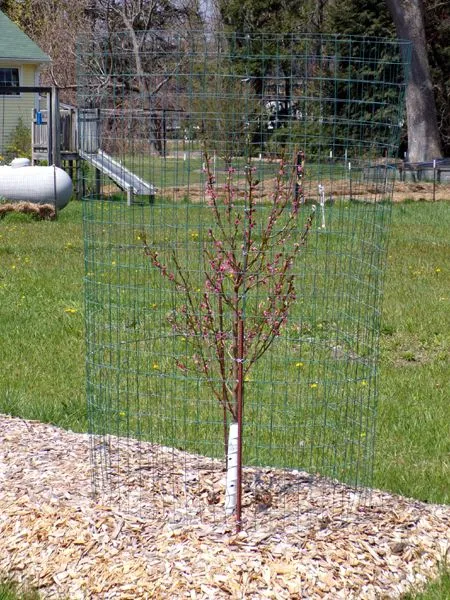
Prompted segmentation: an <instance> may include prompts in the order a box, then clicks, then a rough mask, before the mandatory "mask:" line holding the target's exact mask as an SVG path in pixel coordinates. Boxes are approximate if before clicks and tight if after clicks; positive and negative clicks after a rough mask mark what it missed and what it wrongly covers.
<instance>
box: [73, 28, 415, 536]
mask: <svg viewBox="0 0 450 600" xmlns="http://www.w3.org/2000/svg"><path fill="white" fill-rule="evenodd" d="M136 42H137V43H136ZM138 48H139V50H137V49H138ZM408 55H409V46H408V44H406V43H402V42H398V41H397V42H394V41H389V40H379V39H373V40H371V39H358V38H345V39H344V38H341V37H337V36H315V35H301V36H300V35H270V36H269V35H259V36H238V35H231V34H230V35H225V34H200V33H197V34H192V33H190V34H189V35H186V36H182V35H174V34H169V33H168V32H165V31H164V32H163V31H148V32H142V33H139V34H136V35H135V36H134V39H131V38H130V36H129V34H125V33H124V34H116V35H114V36H112V37H110V38H109V39H107V40H101V39H100V40H96V41H92V40H90V41H89V42H88V41H86V40H85V41H83V42H82V43H81V44H80V49H79V59H78V62H79V64H78V84H79V107H80V111H79V113H80V123H79V130H80V140H81V149H82V153H83V158H84V160H85V169H84V174H85V179H86V189H87V190H88V193H87V195H86V197H85V199H84V200H85V201H84V232H85V233H84V235H85V262H86V278H85V281H86V284H85V290H86V325H87V368H88V384H87V387H88V407H89V417H90V426H91V433H92V434H93V436H92V461H93V481H94V486H95V488H96V490H97V491H99V492H102V493H108V494H111V495H112V497H114V498H115V500H116V501H119V502H122V503H123V504H124V505H126V506H127V507H131V508H133V507H136V508H138V509H140V510H142V511H143V512H145V514H146V515H158V516H161V515H168V514H170V515H172V516H171V518H173V519H175V520H181V519H186V518H197V517H198V516H199V515H202V517H203V518H208V519H209V518H214V519H215V520H221V519H227V518H237V521H238V527H239V526H240V523H241V521H242V522H245V523H247V524H248V522H250V521H251V520H252V519H253V520H255V521H257V517H259V518H260V519H262V518H266V519H267V518H271V517H270V515H274V514H275V512H277V511H278V512H277V514H281V513H283V514H286V513H287V512H289V513H290V514H291V515H294V516H295V518H296V519H297V520H298V519H299V518H300V515H301V514H303V513H304V512H305V511H304V506H302V502H303V501H304V500H305V498H306V496H305V494H311V493H313V492H314V491H316V492H317V494H318V495H319V496H321V497H322V499H323V500H324V502H325V501H326V502H331V500H330V498H331V496H330V493H331V490H332V489H341V490H343V489H344V488H342V487H340V485H339V484H337V483H336V482H337V481H339V482H342V483H345V484H348V485H350V486H353V487H359V486H363V485H364V486H366V485H369V484H370V481H371V471H372V462H373V451H374V450H373V449H374V431H375V416H376V399H377V357H378V332H379V319H380V294H381V289H382V279H383V272H384V258H385V247H386V236H387V232H388V224H389V217H390V199H391V195H392V185H393V179H394V173H393V169H392V168H391V167H390V162H389V159H390V158H391V157H392V156H394V155H395V153H396V150H397V143H398V136H399V130H400V128H401V126H402V118H403V117H402V101H403V95H404V91H405V78H406V75H405V73H406V68H407V65H408V60H409V56H408ZM242 465H243V468H242V470H241V466H242ZM320 482H321V483H320ZM345 489H347V488H345ZM251 515H253V516H252V517H251ZM268 515H269V516H268ZM294 520H295V519H294Z"/></svg>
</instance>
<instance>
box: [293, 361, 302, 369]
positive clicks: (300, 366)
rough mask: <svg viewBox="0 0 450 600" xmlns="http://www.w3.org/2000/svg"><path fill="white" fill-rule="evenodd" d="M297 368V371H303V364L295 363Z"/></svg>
mask: <svg viewBox="0 0 450 600" xmlns="http://www.w3.org/2000/svg"><path fill="white" fill-rule="evenodd" d="M295 366H296V367H297V369H301V368H302V367H303V363H302V362H298V363H295Z"/></svg>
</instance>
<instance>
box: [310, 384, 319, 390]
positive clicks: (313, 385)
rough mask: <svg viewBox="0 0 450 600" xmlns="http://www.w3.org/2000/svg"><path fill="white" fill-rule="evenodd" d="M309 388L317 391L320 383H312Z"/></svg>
mask: <svg viewBox="0 0 450 600" xmlns="http://www.w3.org/2000/svg"><path fill="white" fill-rule="evenodd" d="M309 387H310V388H311V389H312V390H315V389H316V388H317V387H319V384H318V383H310V385H309Z"/></svg>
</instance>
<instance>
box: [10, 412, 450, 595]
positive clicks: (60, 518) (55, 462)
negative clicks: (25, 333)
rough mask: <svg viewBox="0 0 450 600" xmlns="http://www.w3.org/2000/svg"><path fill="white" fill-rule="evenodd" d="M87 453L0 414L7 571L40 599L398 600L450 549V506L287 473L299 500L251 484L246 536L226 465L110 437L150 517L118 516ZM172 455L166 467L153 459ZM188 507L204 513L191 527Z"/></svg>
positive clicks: (53, 431)
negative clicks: (94, 482) (228, 492)
mask: <svg viewBox="0 0 450 600" xmlns="http://www.w3.org/2000/svg"><path fill="white" fill-rule="evenodd" d="M89 447H90V439H89V436H88V435H87V434H76V433H72V432H68V431H64V430H62V429H59V428H57V427H54V426H52V425H46V424H42V423H38V422H35V421H25V420H23V419H18V418H11V417H8V416H1V415H0V573H2V574H5V575H8V576H10V577H12V578H14V579H16V580H19V581H27V582H30V583H32V584H33V585H36V586H37V587H38V588H39V590H40V592H41V594H42V596H43V597H44V598H58V597H69V598H71V600H74V599H78V598H80V599H81V598H86V599H87V598H89V599H96V598H98V599H100V598H101V599H102V600H106V599H112V598H120V599H125V598H130V599H136V598H152V599H156V598H168V599H169V598H170V599H177V598H214V599H216V598H248V599H250V598H255V599H256V598H257V599H260V598H277V599H282V598H299V599H300V598H309V599H311V600H314V599H318V598H328V599H330V600H331V599H333V600H336V599H339V598H342V599H346V600H349V599H351V598H359V599H372V598H373V599H375V598H396V597H399V595H400V594H401V593H403V592H405V591H406V590H407V589H408V588H409V587H411V586H415V587H417V586H420V584H421V583H422V582H425V580H426V579H428V578H430V577H433V576H435V575H437V570H438V564H439V562H440V561H442V560H443V559H444V558H445V557H446V556H447V552H448V548H449V546H450V506H438V505H427V504H424V503H420V502H418V501H414V500H408V499H405V498H402V497H399V496H394V495H391V494H388V493H384V492H378V491H371V492H370V493H365V494H363V496H362V499H363V500H364V501H362V500H361V498H360V497H359V495H358V494H355V492H354V490H352V489H351V488H348V487H345V486H343V485H340V484H337V483H336V482H332V481H330V480H326V479H323V478H320V477H317V476H307V474H303V473H294V474H292V475H291V477H292V481H291V487H294V483H295V482H297V483H298V482H301V483H302V485H300V486H298V485H297V487H296V490H297V491H296V493H295V494H289V493H286V488H284V490H281V489H279V490H278V491H277V493H278V494H279V495H281V494H282V493H283V494H284V497H283V498H282V499H281V498H277V497H271V498H270V501H269V500H268V499H265V500H264V499H261V498H259V499H258V498H257V497H256V495H255V493H254V490H253V491H251V490H250V489H249V490H248V492H247V495H246V496H245V497H244V501H245V504H246V506H247V507H249V508H248V509H247V516H246V521H245V522H244V524H243V530H242V531H241V532H240V533H239V534H236V532H235V528H234V524H233V520H232V519H228V520H226V519H225V518H224V517H219V515H220V514H221V501H222V500H221V498H220V494H221V489H222V482H223V478H224V473H223V470H222V467H221V465H222V463H221V461H217V460H213V459H206V458H205V459H202V461H201V463H199V461H198V458H199V457H192V461H193V462H195V464H196V465H197V466H198V465H199V464H200V467H199V468H197V470H196V471H195V473H192V472H190V459H189V455H186V453H183V452H180V451H177V450H175V451H172V450H170V449H162V448H161V447H158V448H156V447H155V446H153V445H152V444H149V443H145V442H140V443H139V444H138V443H137V442H135V441H133V440H119V439H116V438H111V451H112V453H113V454H114V453H119V454H120V455H121V457H122V459H121V460H122V462H121V463H120V464H122V465H126V473H125V475H127V476H128V478H126V477H124V478H123V480H122V483H123V485H126V486H137V485H138V484H139V489H137V488H136V490H135V491H136V494H138V500H139V501H138V502H136V507H140V512H137V511H136V510H134V507H133V506H130V507H129V510H128V511H125V510H123V506H122V510H120V509H118V508H114V506H115V505H116V504H117V503H118V501H119V500H120V498H119V496H120V493H121V492H120V490H119V491H118V492H117V493H114V494H113V495H112V497H111V498H110V499H109V500H108V502H105V499H103V501H100V500H95V499H94V498H93V497H92V493H91V472H90V459H89ZM143 452H145V456H146V457H147V458H146V459H147V460H152V456H153V457H154V459H155V460H153V462H151V468H152V469H153V470H154V471H156V472H157V475H158V476H157V478H156V480H157V481H158V482H159V486H158V489H157V490H155V485H154V482H155V477H152V478H150V477H149V478H148V479H147V478H146V477H142V473H143V472H144V473H145V468H143V463H142V456H143V454H142V453H143ZM164 453H166V454H167V453H170V457H171V459H170V461H166V462H164V463H159V462H156V457H159V456H162V455H163V454H164ZM194 459H195V460H194ZM165 469H170V471H171V473H172V474H173V472H174V471H177V472H179V473H180V487H179V489H174V488H173V487H172V486H170V487H169V486H166V487H167V489H165V481H170V478H169V479H168V478H166V476H165V475H166V473H165ZM255 472H256V470H255V469H250V468H249V469H246V475H245V476H246V478H247V479H249V480H250V479H251V478H252V476H253V475H254V473H255ZM260 472H262V477H263V479H264V476H265V473H266V472H265V470H264V469H263V470H260ZM137 473H139V474H140V475H139V477H138V476H137V475H136V474H137ZM270 473H271V477H272V478H274V477H275V479H276V471H275V470H273V469H272V470H271V471H270ZM133 474H134V475H133ZM287 477H288V475H286V473H285V472H283V473H282V479H283V481H284V482H286V478H287ZM186 481H191V482H194V483H195V485H191V486H189V485H188V486H186ZM183 482H184V484H183ZM288 487H289V486H288ZM127 491H128V492H130V490H127ZM131 492H133V490H131ZM190 493H191V494H192V498H190V497H189V494H190ZM291 496H292V498H293V499H292V505H291V500H290V498H291ZM294 496H295V499H294ZM131 497H133V494H131ZM299 502H300V504H299ZM190 503H192V505H199V506H200V505H201V506H202V510H201V511H199V512H198V516H197V517H192V514H193V513H192V512H191V513H190V514H191V518H190V520H183V519H182V518H181V516H182V514H183V510H185V508H186V506H189V505H190ZM250 505H252V506H250ZM145 507H148V513H147V514H148V515H150V514H151V518H150V517H149V516H147V517H144V516H143V515H144V514H145V513H146V510H145ZM252 514H254V515H255V519H252ZM256 517H257V518H256Z"/></svg>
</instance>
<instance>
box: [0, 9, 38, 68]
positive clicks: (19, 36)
mask: <svg viewBox="0 0 450 600" xmlns="http://www.w3.org/2000/svg"><path fill="white" fill-rule="evenodd" d="M4 59H10V60H22V61H24V62H37V63H41V62H49V61H50V57H49V56H47V54H45V52H44V51H43V50H41V49H40V48H39V46H38V45H37V44H35V43H34V42H33V40H31V39H30V38H29V37H28V36H27V35H26V33H24V32H23V31H22V30H21V29H20V28H19V27H18V26H17V25H16V24H15V23H13V22H12V21H11V20H10V19H8V17H7V16H6V15H5V13H3V12H2V11H1V10H0V60H4Z"/></svg>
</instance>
